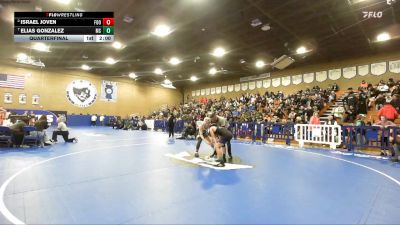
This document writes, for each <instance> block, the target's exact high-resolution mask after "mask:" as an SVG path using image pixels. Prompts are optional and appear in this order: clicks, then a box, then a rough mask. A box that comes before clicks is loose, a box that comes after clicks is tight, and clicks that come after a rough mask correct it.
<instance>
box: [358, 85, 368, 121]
mask: <svg viewBox="0 0 400 225" xmlns="http://www.w3.org/2000/svg"><path fill="white" fill-rule="evenodd" d="M367 101H368V97H367V94H366V93H365V92H364V91H363V90H361V91H360V94H359V95H358V113H359V114H365V115H366V114H367V111H368V108H367V105H368V104H367Z"/></svg>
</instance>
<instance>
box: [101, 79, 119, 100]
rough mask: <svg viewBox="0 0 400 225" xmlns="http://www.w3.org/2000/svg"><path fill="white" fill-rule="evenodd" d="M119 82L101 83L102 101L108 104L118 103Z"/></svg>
mask: <svg viewBox="0 0 400 225" xmlns="http://www.w3.org/2000/svg"><path fill="white" fill-rule="evenodd" d="M117 90H118V88H117V82H115V81H108V80H103V81H102V82H101V97H100V100H102V101H106V102H116V101H117Z"/></svg>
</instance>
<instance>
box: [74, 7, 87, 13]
mask: <svg viewBox="0 0 400 225" xmlns="http://www.w3.org/2000/svg"><path fill="white" fill-rule="evenodd" d="M75 11H77V12H85V10H84V9H81V8H79V7H75Z"/></svg>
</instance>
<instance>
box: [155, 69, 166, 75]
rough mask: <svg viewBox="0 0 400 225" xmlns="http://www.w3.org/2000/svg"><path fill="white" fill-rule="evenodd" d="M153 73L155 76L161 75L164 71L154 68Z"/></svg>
mask: <svg viewBox="0 0 400 225" xmlns="http://www.w3.org/2000/svg"><path fill="white" fill-rule="evenodd" d="M154 73H155V74H157V75H162V74H163V73H164V71H162V69H160V68H156V69H155V70H154Z"/></svg>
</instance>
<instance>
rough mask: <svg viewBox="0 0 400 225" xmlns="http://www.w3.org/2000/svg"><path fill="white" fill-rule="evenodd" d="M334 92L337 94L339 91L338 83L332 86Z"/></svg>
mask: <svg viewBox="0 0 400 225" xmlns="http://www.w3.org/2000/svg"><path fill="white" fill-rule="evenodd" d="M332 90H333V91H335V92H337V91H339V85H338V84H337V83H334V84H333V85H332Z"/></svg>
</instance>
